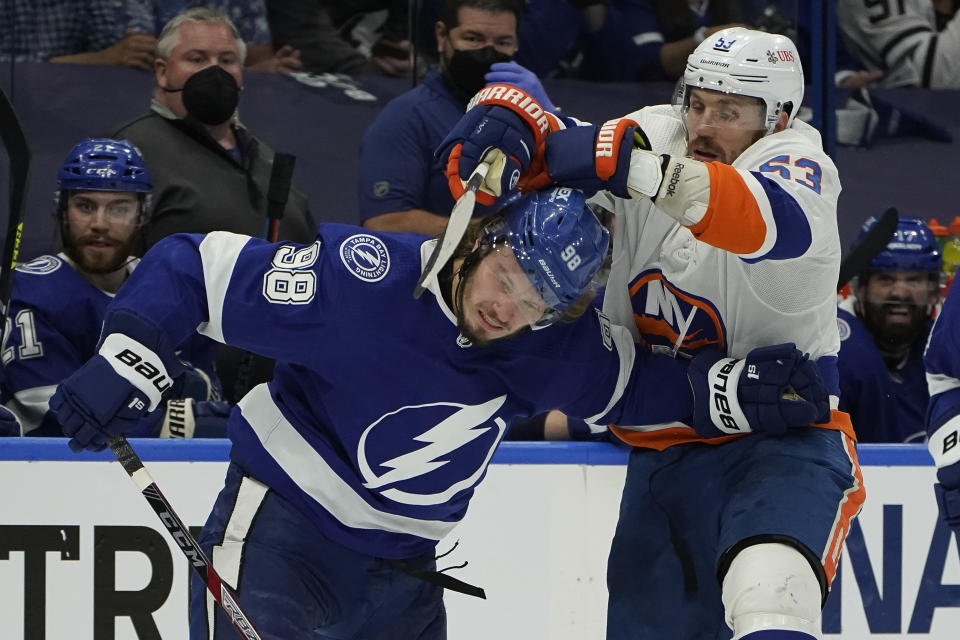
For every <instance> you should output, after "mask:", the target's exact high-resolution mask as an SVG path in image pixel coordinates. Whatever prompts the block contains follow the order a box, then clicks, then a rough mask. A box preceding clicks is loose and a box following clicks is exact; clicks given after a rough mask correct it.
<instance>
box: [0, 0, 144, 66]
mask: <svg viewBox="0 0 960 640" xmlns="http://www.w3.org/2000/svg"><path fill="white" fill-rule="evenodd" d="M156 44H157V40H156V38H154V37H153V35H149V34H144V33H128V32H126V31H125V29H124V14H123V11H122V10H121V8H120V4H119V3H117V2H116V1H114V0H81V1H77V0H0V61H7V60H10V59H13V60H14V61H15V62H41V61H47V62H68V63H79V64H104V65H118V66H125V67H133V68H135V69H141V70H143V71H150V70H152V69H153V57H154V50H155V49H156Z"/></svg>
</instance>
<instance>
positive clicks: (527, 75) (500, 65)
mask: <svg viewBox="0 0 960 640" xmlns="http://www.w3.org/2000/svg"><path fill="white" fill-rule="evenodd" d="M483 78H484V79H485V80H486V81H487V84H510V85H513V86H515V87H517V88H519V89H523V90H524V91H526V92H527V95H529V96H530V97H531V98H533V99H534V100H536V101H537V102H538V103H540V106H541V107H543V108H544V110H546V111H550V112H554V111H556V110H557V108H556V107H554V106H553V102H551V101H550V96H548V95H547V91H546V89H544V88H543V85H542V84H540V78H538V77H537V74H535V73H534V72H533V71H530V70H529V69H527V68H526V67H522V66H520V65H519V64H517V63H516V62H494V63H493V64H492V65H490V71H488V72H487V75H485V76H483Z"/></svg>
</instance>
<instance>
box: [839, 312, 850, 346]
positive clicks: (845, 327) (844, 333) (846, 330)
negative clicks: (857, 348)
mask: <svg viewBox="0 0 960 640" xmlns="http://www.w3.org/2000/svg"><path fill="white" fill-rule="evenodd" d="M837 329H838V330H839V331H840V341H841V342H842V341H844V340H846V339H847V338H849V337H850V334H851V333H852V331H850V323H849V322H847V321H846V320H844V319H843V318H837Z"/></svg>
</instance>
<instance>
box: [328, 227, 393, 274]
mask: <svg viewBox="0 0 960 640" xmlns="http://www.w3.org/2000/svg"><path fill="white" fill-rule="evenodd" d="M340 260H341V261H342V262H343V264H344V266H346V267H347V269H349V270H350V273H352V274H353V275H355V276H356V277H358V278H360V279H361V280H365V281H366V282H377V281H378V280H382V279H383V277H384V276H385V275H387V272H388V271H390V252H389V251H387V245H385V244H384V243H383V241H382V240H381V239H380V238H377V237H376V236H372V235H370V234H367V233H356V234H354V235H352V236H350V237H349V238H347V239H346V240H344V241H343V242H341V243H340Z"/></svg>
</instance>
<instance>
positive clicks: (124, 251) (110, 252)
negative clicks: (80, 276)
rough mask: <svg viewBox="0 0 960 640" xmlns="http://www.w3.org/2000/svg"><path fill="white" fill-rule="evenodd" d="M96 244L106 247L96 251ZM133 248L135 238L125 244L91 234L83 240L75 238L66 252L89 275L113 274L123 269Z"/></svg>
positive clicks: (100, 235) (66, 248)
mask: <svg viewBox="0 0 960 640" xmlns="http://www.w3.org/2000/svg"><path fill="white" fill-rule="evenodd" d="M96 243H100V244H103V245H106V246H105V247H104V248H103V249H100V250H96V249H94V248H93V247H94V246H95V244H96ZM132 248H133V238H132V237H131V238H130V239H128V240H127V241H125V242H123V241H120V240H117V239H116V238H110V237H109V236H105V235H102V234H90V235H87V236H84V237H82V238H73V239H72V240H71V242H70V244H69V245H68V246H67V247H65V248H64V251H65V252H66V254H67V255H68V256H70V259H71V260H73V261H74V263H76V265H77V266H78V267H79V268H80V269H82V270H83V271H85V272H87V273H96V274H104V273H113V272H114V271H116V270H118V269H120V268H122V267H123V266H124V265H125V264H126V263H127V260H128V258H129V256H130V251H131V250H132Z"/></svg>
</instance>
